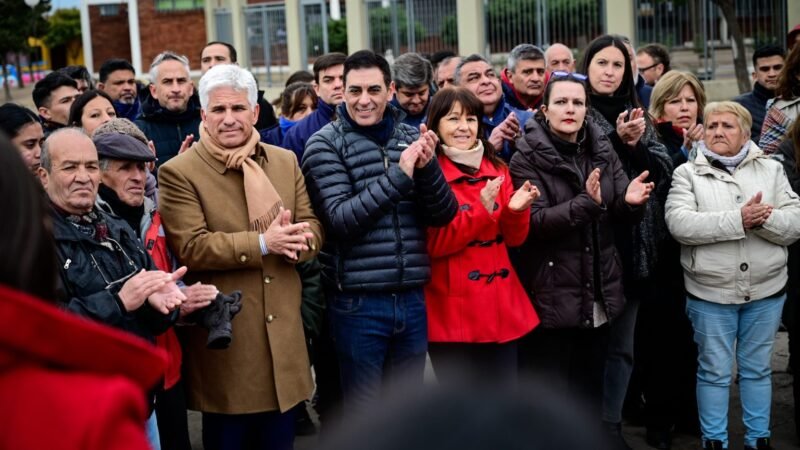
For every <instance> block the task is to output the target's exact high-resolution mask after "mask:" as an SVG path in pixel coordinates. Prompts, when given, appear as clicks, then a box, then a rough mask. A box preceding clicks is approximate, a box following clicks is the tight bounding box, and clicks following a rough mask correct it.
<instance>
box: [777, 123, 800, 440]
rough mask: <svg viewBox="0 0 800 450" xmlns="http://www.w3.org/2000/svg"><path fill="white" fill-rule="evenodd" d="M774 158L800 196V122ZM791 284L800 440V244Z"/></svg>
mask: <svg viewBox="0 0 800 450" xmlns="http://www.w3.org/2000/svg"><path fill="white" fill-rule="evenodd" d="M773 158H775V159H777V160H779V161H780V162H781V164H783V168H784V170H785V171H786V177H787V178H788V179H789V184H790V185H791V186H792V190H793V191H794V192H795V193H797V194H798V195H800V120H796V121H794V123H792V126H791V127H790V128H789V134H787V135H786V139H785V140H784V141H783V142H782V143H781V145H780V146H779V147H778V151H777V152H775V154H774V155H773ZM788 270H789V282H788V283H787V284H786V306H784V309H783V322H784V323H785V324H786V327H787V328H788V329H789V368H790V369H791V372H792V373H793V374H794V379H793V381H792V393H793V394H794V405H795V407H794V426H795V433H796V434H797V436H798V438H800V380H798V377H800V333H798V331H800V305H798V304H797V303H798V302H800V242H795V243H794V244H792V245H790V246H789V262H788Z"/></svg>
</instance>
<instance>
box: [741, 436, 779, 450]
mask: <svg viewBox="0 0 800 450" xmlns="http://www.w3.org/2000/svg"><path fill="white" fill-rule="evenodd" d="M744 450H772V446H771V445H769V438H758V439H756V446H755V447H750V446H749V445H745V446H744Z"/></svg>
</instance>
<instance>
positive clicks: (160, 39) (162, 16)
mask: <svg viewBox="0 0 800 450" xmlns="http://www.w3.org/2000/svg"><path fill="white" fill-rule="evenodd" d="M139 29H140V35H141V37H142V39H141V45H142V47H141V48H142V66H144V67H143V68H142V73H145V72H146V71H147V70H148V69H149V68H150V62H151V61H153V58H155V57H156V55H158V54H159V53H161V52H162V51H164V50H172V51H174V52H176V53H179V54H182V55H186V56H187V57H188V58H189V62H190V64H191V67H192V69H197V70H199V69H200V52H201V51H202V50H203V47H205V45H206V19H205V13H204V11H203V10H202V9H198V10H193V11H176V12H157V11H156V10H155V1H154V0H139Z"/></svg>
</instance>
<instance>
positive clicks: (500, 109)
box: [483, 95, 533, 162]
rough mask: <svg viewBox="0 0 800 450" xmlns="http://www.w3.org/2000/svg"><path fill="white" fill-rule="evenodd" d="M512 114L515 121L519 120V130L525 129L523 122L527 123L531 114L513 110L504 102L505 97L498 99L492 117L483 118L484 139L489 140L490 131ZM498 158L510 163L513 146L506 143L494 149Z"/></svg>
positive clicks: (526, 111) (485, 116) (525, 111)
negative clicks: (515, 118)
mask: <svg viewBox="0 0 800 450" xmlns="http://www.w3.org/2000/svg"><path fill="white" fill-rule="evenodd" d="M512 112H513V113H514V114H515V115H516V116H517V120H519V129H520V131H522V130H523V129H524V128H525V122H527V121H528V119H530V118H531V117H533V113H532V112H531V111H528V110H521V109H517V108H514V107H513V106H511V105H509V104H508V103H507V102H506V99H505V95H504V96H503V97H501V98H500V103H498V104H497V108H495V110H494V115H492V116H487V115H484V116H483V129H484V132H485V133H484V137H485V138H486V139H489V136H491V135H492V131H494V128H495V127H496V126H498V125H500V124H501V123H503V121H504V120H506V117H508V115H509V114H510V113H512ZM495 150H496V151H497V153H498V154H499V156H500V157H501V158H503V160H505V162H509V161H511V155H512V154H513V153H514V150H515V148H514V145H513V144H509V143H508V141H506V142H504V143H503V148H498V149H495Z"/></svg>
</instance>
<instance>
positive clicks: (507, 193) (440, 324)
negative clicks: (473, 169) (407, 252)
mask: <svg viewBox="0 0 800 450" xmlns="http://www.w3.org/2000/svg"><path fill="white" fill-rule="evenodd" d="M440 164H441V166H442V171H443V172H444V176H445V178H446V179H447V182H448V183H449V184H450V187H451V188H452V190H453V192H454V193H455V195H456V199H457V200H458V204H459V210H458V214H456V217H455V218H454V219H453V221H452V222H450V224H449V225H447V226H445V227H440V228H433V227H432V228H429V229H428V252H429V254H430V257H431V273H432V276H431V282H430V283H428V285H427V286H426V287H425V303H426V305H427V310H428V340H429V341H431V342H471V343H488V342H496V343H503V342H509V341H512V340H514V339H518V338H520V337H522V336H524V335H525V334H527V333H528V332H530V331H531V330H532V329H533V328H534V327H536V325H537V324H538V323H539V318H538V316H537V315H536V311H534V309H533V305H532V304H531V302H530V300H529V299H528V296H527V295H526V293H525V290H524V289H523V287H522V285H521V284H520V281H519V278H517V274H516V273H515V272H514V268H513V267H512V266H511V261H510V260H509V256H508V248H507V246H509V247H515V246H518V245H521V244H522V243H523V242H524V241H525V238H526V237H527V235H528V227H529V225H530V211H529V210H525V211H523V212H514V211H512V210H510V209H509V208H508V201H509V199H510V198H511V196H512V195H513V193H514V187H513V185H512V183H511V176H510V175H509V172H508V168H507V167H500V168H497V167H495V166H494V165H493V164H492V163H491V162H489V161H488V160H487V159H486V158H484V159H483V161H482V163H481V166H480V169H479V170H478V172H477V173H475V174H473V175H469V174H466V173H464V172H462V171H461V170H460V169H459V168H458V167H457V166H456V165H455V164H454V163H453V162H452V161H451V160H450V159H449V158H447V157H445V156H442V157H440ZM498 176H504V177H505V181H504V182H503V184H502V187H501V188H500V193H499V194H498V195H497V199H496V201H495V209H494V212H493V213H492V214H489V211H488V210H487V209H486V208H485V207H484V206H483V204H481V201H480V192H481V189H483V187H484V186H486V183H487V181H489V180H491V179H494V178H496V177H498Z"/></svg>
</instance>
